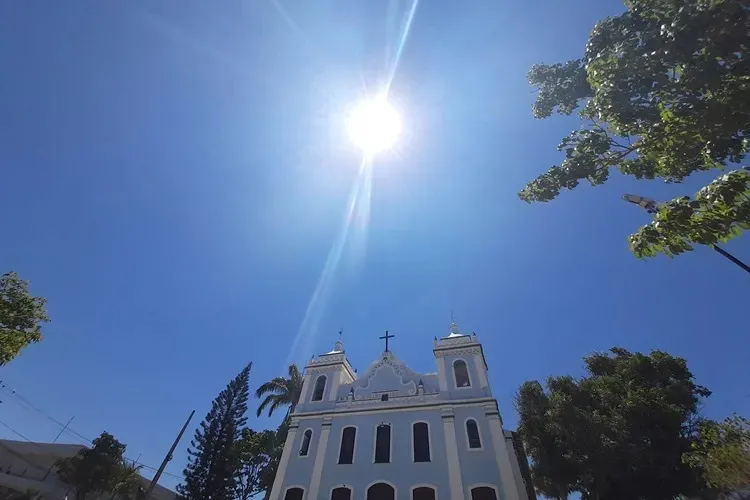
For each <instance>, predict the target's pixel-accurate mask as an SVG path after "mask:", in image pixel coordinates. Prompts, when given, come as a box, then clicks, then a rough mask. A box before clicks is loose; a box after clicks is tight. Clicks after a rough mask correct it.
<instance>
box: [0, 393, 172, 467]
mask: <svg viewBox="0 0 750 500" xmlns="http://www.w3.org/2000/svg"><path fill="white" fill-rule="evenodd" d="M0 389H2V390H4V391H5V392H6V393H7V394H9V395H10V396H12V397H14V398H16V399H17V400H18V401H19V402H20V403H23V404H21V405H20V406H21V407H22V408H23V407H24V406H26V407H28V408H30V409H31V410H33V411H35V412H37V413H39V414H40V415H42V416H44V417H46V418H47V419H48V420H49V421H50V422H53V423H54V424H55V425H57V426H59V427H62V428H63V432H66V433H68V434H71V435H74V436H75V437H77V438H78V439H82V440H84V441H85V442H86V443H88V444H93V441H92V440H91V439H89V438H87V437H86V436H84V435H83V434H81V433H79V432H76V431H75V430H73V429H71V428H70V426H66V425H65V424H63V423H62V422H60V421H59V420H57V419H56V418H54V417H53V416H52V415H50V414H48V413H47V412H45V411H44V410H42V409H40V408H39V407H37V406H35V405H34V404H32V403H31V401H29V400H28V399H26V398H24V397H23V396H21V395H20V394H19V393H18V391H16V390H15V389H12V388H11V387H8V386H7V385H6V384H5V383H4V382H3V381H1V380H0ZM0 424H2V425H4V426H5V427H7V428H8V429H10V431H11V432H13V433H14V434H16V435H18V436H20V437H22V438H23V439H24V440H26V441H28V442H29V443H32V444H34V445H37V446H39V444H38V443H35V442H34V441H31V440H30V439H28V438H27V437H25V436H23V435H22V434H21V433H19V432H17V431H15V430H14V429H12V428H11V427H10V426H9V425H7V424H5V423H3V422H0ZM123 458H125V459H126V460H130V461H131V462H133V463H134V464H136V465H140V466H141V467H143V468H144V469H148V470H152V471H154V472H156V471H158V470H159V469H158V468H157V467H153V466H151V465H148V464H144V463H141V462H139V461H137V460H133V459H131V458H128V457H123ZM162 474H163V475H165V476H170V477H173V478H175V479H182V476H178V475H176V474H172V473H171V472H167V471H164V472H163V473H162Z"/></svg>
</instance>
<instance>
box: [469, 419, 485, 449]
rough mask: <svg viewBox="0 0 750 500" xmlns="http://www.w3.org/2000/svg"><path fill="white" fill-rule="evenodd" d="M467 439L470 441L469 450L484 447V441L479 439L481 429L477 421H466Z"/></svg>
mask: <svg viewBox="0 0 750 500" xmlns="http://www.w3.org/2000/svg"><path fill="white" fill-rule="evenodd" d="M466 437H467V438H468V440H469V448H473V449H477V448H481V447H482V440H481V439H480V437H479V427H477V421H476V420H473V419H469V420H467V421H466Z"/></svg>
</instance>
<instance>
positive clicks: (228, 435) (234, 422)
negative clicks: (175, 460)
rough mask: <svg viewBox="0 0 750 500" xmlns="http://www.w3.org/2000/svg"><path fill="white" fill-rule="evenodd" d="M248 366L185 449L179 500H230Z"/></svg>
mask: <svg viewBox="0 0 750 500" xmlns="http://www.w3.org/2000/svg"><path fill="white" fill-rule="evenodd" d="M251 366H252V363H248V364H247V366H245V368H244V369H243V370H242V371H241V372H240V373H239V374H238V375H237V376H236V377H235V378H234V379H233V380H232V381H231V382H229V384H227V387H226V388H225V389H224V390H223V391H221V393H220V394H219V395H218V396H217V397H216V399H214V401H213V404H212V406H211V410H210V411H209V412H208V415H206V418H205V420H203V422H201V424H200V427H199V428H198V429H197V430H196V431H195V438H194V439H193V440H192V441H191V442H190V449H188V454H189V458H188V465H187V467H186V468H185V471H184V474H185V480H184V482H183V484H180V485H179V486H178V487H177V493H178V497H179V498H180V499H182V500H207V499H210V500H230V499H232V494H233V490H234V486H235V485H234V481H235V479H236V470H237V467H238V456H237V455H238V453H237V447H236V446H235V443H236V442H237V441H238V440H239V439H240V437H241V434H242V428H243V427H244V426H245V423H246V422H247V417H245V413H246V412H247V399H248V397H249V392H250V390H249V387H248V384H249V378H250V368H251Z"/></svg>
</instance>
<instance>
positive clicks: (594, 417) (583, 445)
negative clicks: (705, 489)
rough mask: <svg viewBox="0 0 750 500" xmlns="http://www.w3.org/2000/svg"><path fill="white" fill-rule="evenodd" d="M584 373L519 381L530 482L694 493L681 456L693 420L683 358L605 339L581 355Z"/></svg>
mask: <svg viewBox="0 0 750 500" xmlns="http://www.w3.org/2000/svg"><path fill="white" fill-rule="evenodd" d="M584 361H585V366H586V371H587V375H586V376H584V377H583V378H581V379H574V378H573V377H570V376H559V377H550V378H548V379H547V382H546V387H547V388H546V390H545V389H544V388H543V387H542V385H541V384H540V383H539V382H537V381H531V382H526V383H524V384H523V385H522V386H521V388H520V390H519V393H518V394H517V396H516V408H517V410H518V413H519V416H520V425H519V432H520V433H521V436H522V438H523V440H524V443H525V445H526V447H527V451H528V453H529V455H530V456H531V458H532V461H533V463H532V467H531V469H532V477H533V478H534V486H535V487H536V488H537V491H538V492H540V493H542V494H544V495H545V496H548V497H552V498H567V495H568V494H570V493H573V492H580V494H581V497H582V498H583V499H584V500H587V499H608V500H619V499H623V500H624V499H633V498H640V499H644V500H651V499H653V500H661V499H668V498H675V497H676V496H678V495H681V494H684V495H693V494H695V493H696V492H697V491H699V490H700V489H701V488H702V484H701V481H700V478H699V471H696V470H694V469H692V468H690V467H689V466H688V465H686V464H684V463H683V462H682V460H681V457H682V455H683V453H686V452H687V451H689V450H690V445H691V442H692V441H693V440H694V439H695V437H696V434H697V429H698V424H699V423H700V418H699V416H698V407H699V403H700V399H701V398H703V397H707V396H708V395H710V392H709V391H708V390H707V389H705V388H704V387H701V386H699V385H696V384H695V382H694V381H693V376H692V374H691V373H690V371H689V370H688V368H687V364H686V362H685V360H683V359H681V358H676V357H673V356H670V355H669V354H667V353H664V352H661V351H653V352H652V353H651V354H650V355H644V354H640V353H630V352H628V351H627V350H625V349H622V348H613V349H611V351H610V354H607V353H596V354H592V355H590V356H587V357H585V358H584Z"/></svg>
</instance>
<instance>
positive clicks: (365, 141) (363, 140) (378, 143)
mask: <svg viewBox="0 0 750 500" xmlns="http://www.w3.org/2000/svg"><path fill="white" fill-rule="evenodd" d="M347 129H348V131H349V137H350V138H351V140H352V142H353V143H354V144H355V145H356V146H357V147H358V148H360V149H361V150H362V152H363V153H364V154H366V155H372V154H375V153H378V152H380V151H384V150H386V149H389V148H390V147H391V146H393V144H394V143H395V142H396V139H397V138H398V135H399V133H400V132H401V118H400V117H399V115H398V112H397V111H396V110H395V109H394V107H393V106H391V105H390V104H389V103H388V101H387V100H386V98H385V97H384V96H381V97H377V98H374V99H369V100H366V101H362V102H360V103H359V104H358V105H357V106H356V107H355V108H354V109H353V110H352V113H351V114H350V115H349V120H348V122H347Z"/></svg>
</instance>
